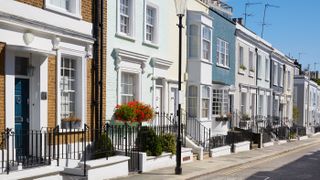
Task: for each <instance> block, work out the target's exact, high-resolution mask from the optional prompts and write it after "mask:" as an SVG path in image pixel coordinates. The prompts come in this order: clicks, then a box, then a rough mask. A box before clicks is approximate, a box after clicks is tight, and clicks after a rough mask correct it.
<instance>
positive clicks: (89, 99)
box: [86, 59, 94, 127]
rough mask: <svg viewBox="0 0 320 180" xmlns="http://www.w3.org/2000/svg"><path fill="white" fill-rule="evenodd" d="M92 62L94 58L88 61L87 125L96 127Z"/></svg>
mask: <svg viewBox="0 0 320 180" xmlns="http://www.w3.org/2000/svg"><path fill="white" fill-rule="evenodd" d="M92 63H93V60H92V59H89V60H88V61H87V86H86V87H87V125H88V126H89V127H94V121H93V120H94V117H93V116H94V114H93V106H92V103H91V102H92V100H93V84H92V82H93V79H92V77H93V76H92V73H93V70H92Z"/></svg>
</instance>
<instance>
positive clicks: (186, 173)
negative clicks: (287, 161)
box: [120, 135, 320, 180]
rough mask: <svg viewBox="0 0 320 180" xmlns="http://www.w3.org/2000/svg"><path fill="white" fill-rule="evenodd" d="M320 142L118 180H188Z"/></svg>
mask: <svg viewBox="0 0 320 180" xmlns="http://www.w3.org/2000/svg"><path fill="white" fill-rule="evenodd" d="M319 142H320V136H319V135H317V136H313V137H311V138H309V139H306V140H302V141H293V142H289V143H285V144H281V145H274V146H270V147H265V148H263V149H257V150H252V151H246V152H241V153H236V154H231V155H227V156H223V157H216V158H209V159H205V160H203V161H196V160H195V161H194V162H192V163H188V164H183V165H182V171H183V174H182V175H175V174H174V167H170V168H164V169H159V170H155V171H151V172H146V173H142V174H133V175H129V176H127V177H124V178H120V179H132V180H141V179H143V180H144V179H150V180H151V179H152V180H162V179H189V178H194V177H198V176H200V175H205V174H210V173H213V172H216V171H219V170H222V169H225V168H232V167H235V166H239V165H242V164H245V163H250V162H253V161H257V160H260V159H265V158H268V157H272V156H275V155H279V154H283V153H286V152H289V151H294V150H296V149H302V148H304V147H307V146H311V145H313V144H315V143H319Z"/></svg>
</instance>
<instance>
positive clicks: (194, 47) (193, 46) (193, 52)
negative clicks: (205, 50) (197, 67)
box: [188, 24, 199, 58]
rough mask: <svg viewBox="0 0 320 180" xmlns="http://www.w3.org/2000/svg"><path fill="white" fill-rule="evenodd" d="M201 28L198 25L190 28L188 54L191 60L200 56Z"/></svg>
mask: <svg viewBox="0 0 320 180" xmlns="http://www.w3.org/2000/svg"><path fill="white" fill-rule="evenodd" d="M198 38H199V27H198V26H197V25H194V24H192V25H190V26H189V38H188V42H189V45H188V52H189V58H197V57H198V56H199V54H198V49H199V39H198Z"/></svg>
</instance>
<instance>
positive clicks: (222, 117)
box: [216, 114, 224, 121]
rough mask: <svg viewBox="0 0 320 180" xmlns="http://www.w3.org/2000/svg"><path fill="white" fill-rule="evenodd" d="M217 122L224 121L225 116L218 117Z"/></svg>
mask: <svg viewBox="0 0 320 180" xmlns="http://www.w3.org/2000/svg"><path fill="white" fill-rule="evenodd" d="M216 121H224V116H223V114H220V115H219V116H218V117H216Z"/></svg>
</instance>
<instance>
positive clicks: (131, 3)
mask: <svg viewBox="0 0 320 180" xmlns="http://www.w3.org/2000/svg"><path fill="white" fill-rule="evenodd" d="M128 2H129V15H128V16H129V33H124V32H121V10H120V4H121V0H117V33H116V36H118V37H121V38H123V39H127V40H130V41H134V40H135V39H134V36H135V8H134V7H135V0H128Z"/></svg>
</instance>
